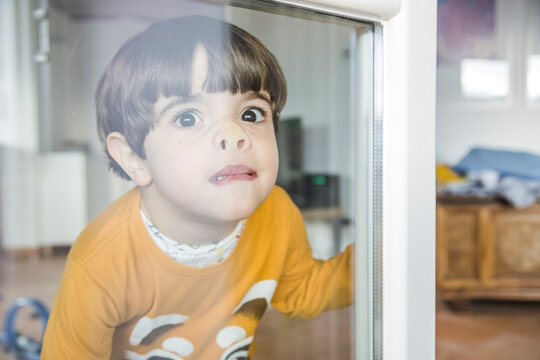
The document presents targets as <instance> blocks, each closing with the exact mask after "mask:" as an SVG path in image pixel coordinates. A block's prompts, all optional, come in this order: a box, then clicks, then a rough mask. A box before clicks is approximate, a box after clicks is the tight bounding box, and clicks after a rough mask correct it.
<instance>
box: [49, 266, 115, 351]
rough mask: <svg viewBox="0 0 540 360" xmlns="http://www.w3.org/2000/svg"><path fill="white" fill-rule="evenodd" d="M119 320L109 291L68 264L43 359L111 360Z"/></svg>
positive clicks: (76, 267)
mask: <svg viewBox="0 0 540 360" xmlns="http://www.w3.org/2000/svg"><path fill="white" fill-rule="evenodd" d="M118 319H119V316H118V311H117V308H116V306H115V304H114V302H113V301H112V299H111V297H110V296H109V294H108V293H107V291H105V289H104V288H103V287H102V286H100V284H99V283H98V282H96V281H95V280H94V279H93V278H92V276H91V275H90V274H89V273H88V272H87V271H85V270H84V269H83V268H82V267H81V266H80V265H78V264H76V263H74V262H71V261H69V260H68V264H67V266H66V270H65V272H64V276H63V279H62V282H61V284H60V288H59V290H58V293H57V295H56V299H55V302H54V304H53V308H52V311H51V316H50V318H49V321H48V324H47V328H46V330H45V337H44V339H43V349H42V354H41V359H44V360H64V359H66V360H73V359H96V360H97V359H100V360H103V359H109V358H110V354H111V347H112V338H113V332H114V328H115V326H116V325H117V324H118V322H119V321H118Z"/></svg>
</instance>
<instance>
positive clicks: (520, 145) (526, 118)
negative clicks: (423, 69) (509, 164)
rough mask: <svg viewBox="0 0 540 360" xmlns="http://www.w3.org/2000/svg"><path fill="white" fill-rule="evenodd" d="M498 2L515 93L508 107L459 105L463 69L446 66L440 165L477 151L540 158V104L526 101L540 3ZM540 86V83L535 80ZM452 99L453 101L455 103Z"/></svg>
mask: <svg viewBox="0 0 540 360" xmlns="http://www.w3.org/2000/svg"><path fill="white" fill-rule="evenodd" d="M533 5H535V2H531V3H530V4H527V1H526V0H498V1H497V2H496V8H495V11H496V13H495V14H496V17H495V19H496V20H495V21H496V24H495V25H496V26H495V29H496V33H495V36H494V38H495V40H494V41H495V44H496V48H497V55H498V56H499V57H500V58H501V59H502V60H505V61H507V62H508V64H509V66H510V93H509V96H508V101H505V102H503V103H499V104H497V103H489V102H478V101H476V102H474V101H472V100H469V101H466V102H465V101H459V100H457V101H456V99H459V98H462V96H461V95H460V83H459V79H460V72H459V67H457V66H455V67H454V68H451V66H449V65H444V66H441V67H440V68H439V72H438V75H437V91H438V94H439V95H438V99H437V130H436V144H437V162H438V163H445V164H450V165H453V164H456V163H457V162H459V161H460V160H461V159H462V158H463V156H465V155H466V154H467V152H468V151H469V150H470V149H471V148H472V147H475V146H483V147H489V148H497V149H507V150H518V151H528V152H532V153H535V154H537V155H540V141H539V138H538V134H540V120H539V119H540V104H539V103H538V102H537V103H536V105H534V104H528V101H527V99H526V86H527V83H526V76H527V72H526V64H527V55H528V54H530V53H531V52H532V53H534V52H536V53H538V50H540V43H538V29H539V26H540V19H539V18H538V17H537V16H536V15H533V16H529V13H531V12H532V13H533V14H538V10H539V9H540V7H539V6H538V2H536V5H535V7H531V8H527V6H533ZM533 81H536V82H540V79H533ZM449 98H453V99H452V101H449V100H448V99H449Z"/></svg>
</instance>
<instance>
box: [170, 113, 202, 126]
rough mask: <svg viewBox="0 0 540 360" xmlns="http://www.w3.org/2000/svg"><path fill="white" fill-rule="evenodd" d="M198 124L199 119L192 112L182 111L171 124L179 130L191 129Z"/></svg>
mask: <svg viewBox="0 0 540 360" xmlns="http://www.w3.org/2000/svg"><path fill="white" fill-rule="evenodd" d="M200 122H201V119H200V118H199V116H198V115H197V113H195V111H193V110H186V111H182V112H181V113H180V114H178V115H176V117H175V118H174V120H173V124H174V125H176V126H178V127H181V128H186V127H192V126H195V125H197V124H198V123H200Z"/></svg>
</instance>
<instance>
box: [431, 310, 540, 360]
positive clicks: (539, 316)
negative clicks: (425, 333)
mask: <svg viewBox="0 0 540 360" xmlns="http://www.w3.org/2000/svg"><path fill="white" fill-rule="evenodd" d="M436 352H437V360H540V303H531V302H530V303H525V302H493V301H491V302H473V303H471V304H470V307H469V308H465V309H460V310H458V311H455V310H452V309H451V308H449V307H448V306H447V305H446V304H445V303H443V302H439V303H438V304H437V350H436Z"/></svg>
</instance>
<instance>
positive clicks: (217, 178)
mask: <svg viewBox="0 0 540 360" xmlns="http://www.w3.org/2000/svg"><path fill="white" fill-rule="evenodd" d="M223 179H225V176H216V177H215V178H214V180H216V181H221V180H223Z"/></svg>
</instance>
